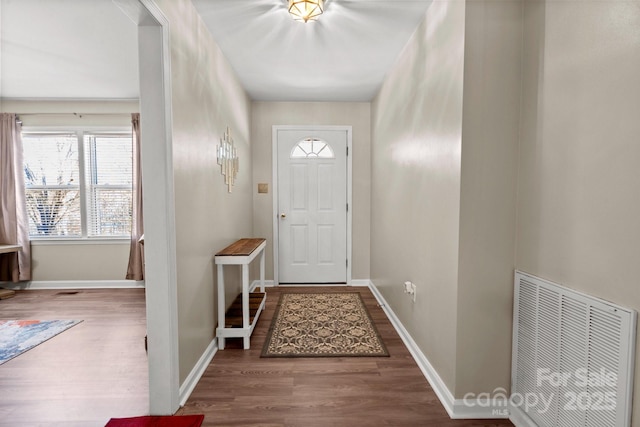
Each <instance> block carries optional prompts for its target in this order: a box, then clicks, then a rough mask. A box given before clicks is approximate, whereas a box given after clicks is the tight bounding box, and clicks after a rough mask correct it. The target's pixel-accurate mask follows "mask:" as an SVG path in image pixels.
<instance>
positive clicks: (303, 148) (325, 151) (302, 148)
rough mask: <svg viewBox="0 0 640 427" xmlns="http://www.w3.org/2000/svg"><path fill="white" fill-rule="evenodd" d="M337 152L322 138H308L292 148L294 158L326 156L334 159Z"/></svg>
mask: <svg viewBox="0 0 640 427" xmlns="http://www.w3.org/2000/svg"><path fill="white" fill-rule="evenodd" d="M334 157H335V154H334V153H333V149H332V148H331V146H330V145H329V144H327V143H326V142H325V141H323V140H321V139H316V138H306V139H303V140H302V141H300V142H298V144H297V145H296V146H295V147H293V150H291V158H292V159H310V158H324V159H333V158H334Z"/></svg>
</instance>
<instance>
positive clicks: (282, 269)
mask: <svg viewBox="0 0 640 427" xmlns="http://www.w3.org/2000/svg"><path fill="white" fill-rule="evenodd" d="M277 135H278V136H277V138H278V139H277V150H278V153H277V156H278V157H277V159H278V212H279V219H278V242H279V243H278V244H279V247H278V271H279V281H280V282H281V283H345V282H346V279H347V267H346V261H347V155H346V148H347V132H346V131H344V130H322V131H313V130H309V131H306V130H304V131H303V130H279V131H278V134H277Z"/></svg>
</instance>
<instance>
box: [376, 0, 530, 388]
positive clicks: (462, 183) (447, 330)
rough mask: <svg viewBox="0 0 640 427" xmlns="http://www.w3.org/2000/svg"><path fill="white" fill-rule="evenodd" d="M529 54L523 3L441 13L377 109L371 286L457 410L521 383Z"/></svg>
mask: <svg viewBox="0 0 640 427" xmlns="http://www.w3.org/2000/svg"><path fill="white" fill-rule="evenodd" d="M521 52H522V3H521V2H520V1H508V2H505V1H492V0H487V1H482V0H480V1H477V0H474V1H468V2H466V3H463V2H434V3H433V4H432V5H431V7H430V8H429V10H428V12H427V15H426V19H425V21H424V22H423V24H422V25H421V26H420V27H419V28H418V30H417V32H416V33H415V34H414V37H413V39H412V40H411V41H410V42H409V44H408V46H407V47H406V49H405V51H404V52H403V54H402V55H401V57H400V59H399V61H398V63H397V64H396V66H395V68H394V70H393V72H392V73H390V74H389V76H388V77H387V79H386V80H385V83H384V86H383V88H382V90H381V92H380V94H379V95H378V97H377V98H376V100H375V103H374V108H373V132H372V133H373V141H374V144H373V152H372V159H373V166H372V177H373V188H372V227H371V242H372V251H371V252H372V262H371V265H372V279H373V282H374V284H375V285H376V286H378V288H379V289H380V291H381V292H382V293H383V295H384V296H385V298H386V299H387V301H389V304H390V305H391V308H392V309H393V310H394V312H395V313H396V314H397V315H398V317H399V318H400V320H401V321H402V322H403V324H404V325H405V327H406V328H407V330H408V331H409V332H410V333H411V335H412V336H413V338H414V340H415V341H416V343H417V344H418V346H419V347H420V349H421V350H422V352H423V353H424V354H425V355H426V356H427V358H428V359H429V361H430V362H431V364H432V365H433V366H434V368H435V369H436V371H437V372H438V374H439V375H440V377H441V378H442V380H443V381H444V383H445V384H446V386H447V388H448V389H449V391H450V392H451V393H452V395H453V397H454V398H458V399H460V398H462V397H463V396H464V395H465V394H466V393H469V392H474V393H480V392H491V391H493V390H494V389H496V388H498V387H503V388H508V387H509V382H510V358H511V316H512V287H513V265H514V248H515V218H516V177H517V150H518V130H519V118H520V113H519V111H520V84H521V68H520V63H521V61H520V58H521ZM405 280H411V281H413V282H414V283H416V285H417V287H418V289H417V298H416V299H417V301H416V302H415V303H412V302H411V301H410V299H409V298H408V297H407V296H406V295H405V294H403V291H402V287H401V283H402V282H404V281H405Z"/></svg>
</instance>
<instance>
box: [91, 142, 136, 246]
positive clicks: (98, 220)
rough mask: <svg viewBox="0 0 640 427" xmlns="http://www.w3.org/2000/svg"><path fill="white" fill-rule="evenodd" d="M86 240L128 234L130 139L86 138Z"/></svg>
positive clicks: (130, 180) (129, 231)
mask: <svg viewBox="0 0 640 427" xmlns="http://www.w3.org/2000/svg"><path fill="white" fill-rule="evenodd" d="M84 143H85V182H86V183H87V192H86V194H87V213H88V221H87V222H88V227H87V233H88V235H89V236H128V235H130V234H131V214H132V205H131V195H132V179H133V175H132V164H133V163H132V157H131V156H132V150H131V137H130V136H125V135H105V134H85V136H84Z"/></svg>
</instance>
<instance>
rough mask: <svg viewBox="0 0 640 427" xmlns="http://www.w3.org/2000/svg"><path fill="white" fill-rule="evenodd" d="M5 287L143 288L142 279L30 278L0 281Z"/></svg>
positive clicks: (31, 288) (22, 288) (18, 288)
mask: <svg viewBox="0 0 640 427" xmlns="http://www.w3.org/2000/svg"><path fill="white" fill-rule="evenodd" d="M0 287H3V288H5V289H13V290H15V291H19V290H33V289H133V288H144V287H145V285H144V280H139V281H138V280H31V281H29V282H18V283H12V282H5V283H0Z"/></svg>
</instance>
